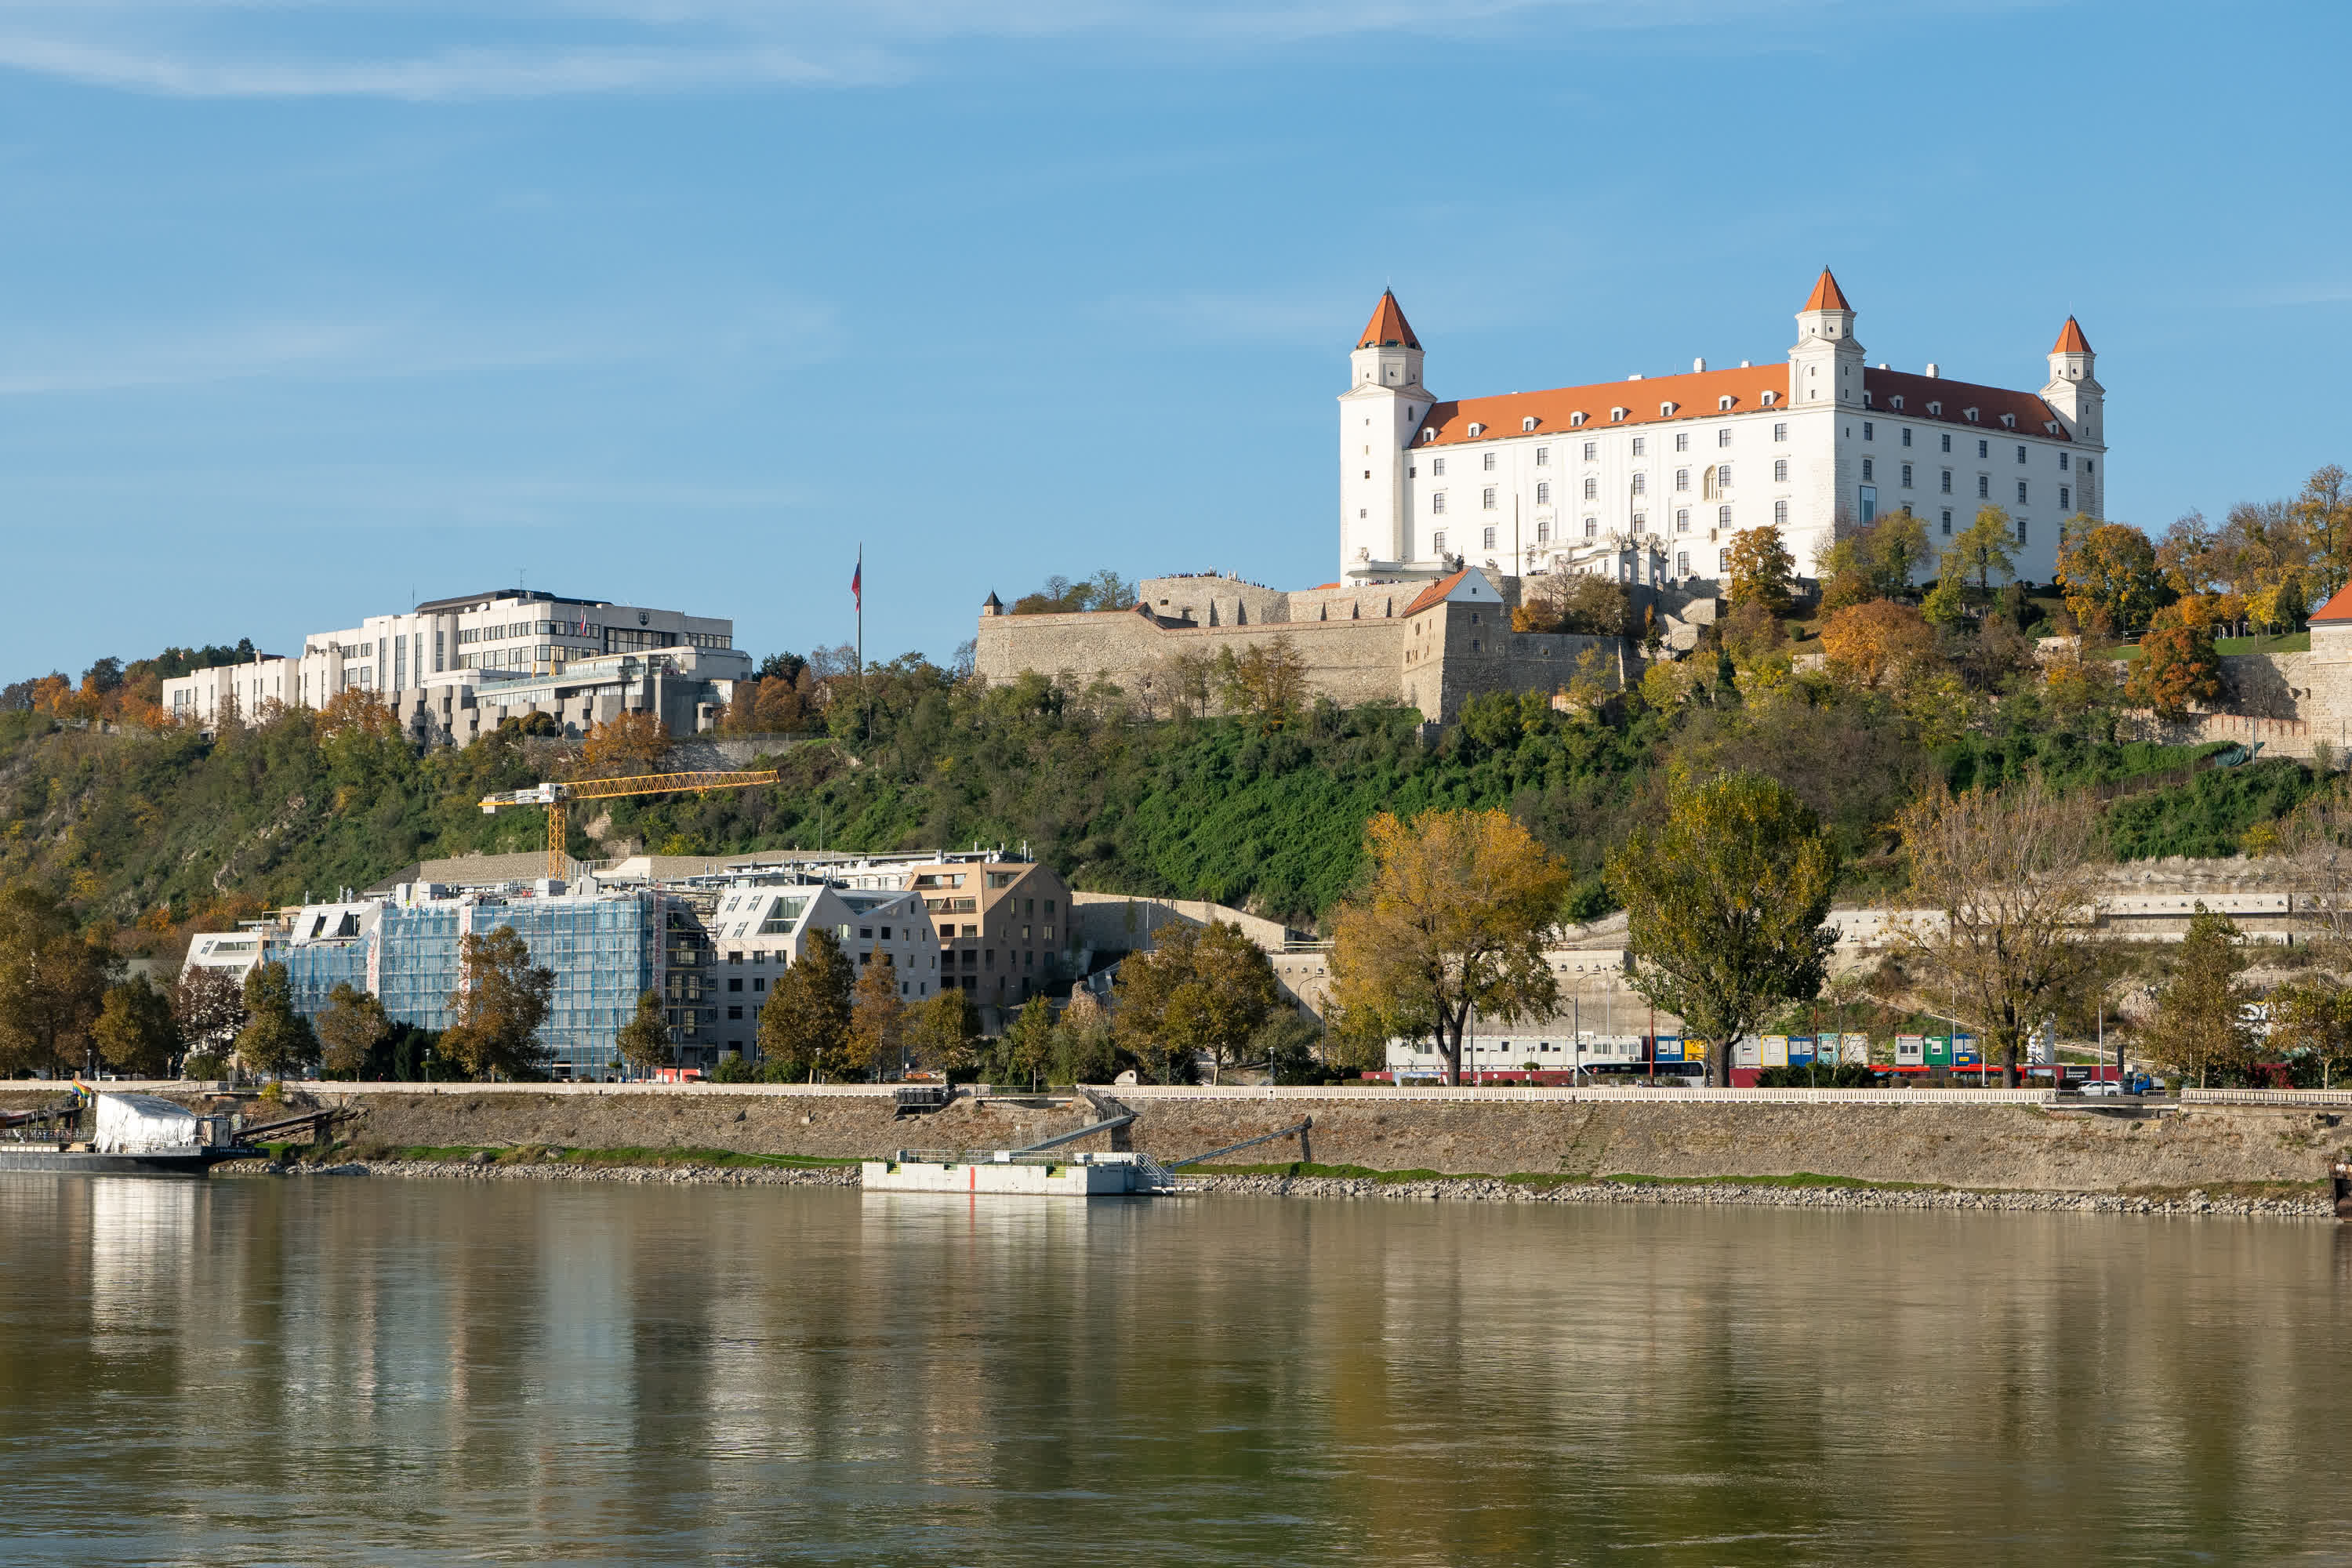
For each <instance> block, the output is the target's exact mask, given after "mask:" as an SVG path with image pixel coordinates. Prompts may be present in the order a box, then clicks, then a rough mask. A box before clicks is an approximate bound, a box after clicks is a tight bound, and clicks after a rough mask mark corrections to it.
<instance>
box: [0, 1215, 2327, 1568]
mask: <svg viewBox="0 0 2352 1568" xmlns="http://www.w3.org/2000/svg"><path fill="white" fill-rule="evenodd" d="M0 1236H5V1237H6V1238H7V1246H6V1247H5V1249H0V1465H5V1474H7V1475H8V1477H9V1478H10V1479H11V1480H12V1481H13V1482H15V1483H16V1485H15V1486H13V1487H12V1489H11V1491H12V1509H13V1510H14V1511H13V1513H12V1515H11V1516H10V1523H11V1527H12V1531H13V1534H12V1539H11V1541H10V1545H9V1552H8V1555H9V1556H10V1557H11V1558H12V1559H16V1560H44V1559H47V1560H58V1561H64V1560H95V1559H100V1558H104V1559H109V1560H112V1559H116V1558H122V1559H139V1558H161V1559H167V1560H179V1559H187V1560H194V1559H195V1558H199V1557H205V1558H215V1557H222V1556H229V1557H240V1558H241V1557H251V1556H265V1557H266V1556H278V1557H283V1558H289V1559H299V1560H304V1561H327V1562H393V1561H409V1560H415V1561H423V1560H429V1559H442V1558H446V1557H449V1556H455V1555H471V1554H483V1555H488V1556H492V1557H513V1558H518V1559H522V1558H528V1559H539V1558H547V1557H558V1556H560V1557H563V1558H566V1559H571V1560H579V1561H591V1562H593V1561H610V1562H648V1561H704V1560H718V1561H725V1562H742V1563H752V1562H779V1561H787V1560H791V1561H803V1560H833V1559H838V1560H843V1561H859V1562H866V1561H941V1562H946V1561H957V1562H1012V1561H1016V1560H1018V1561H1029V1560H1033V1559H1035V1558H1038V1557H1041V1556H1045V1555H1048V1554H1052V1555H1055V1556H1058V1557H1061V1558H1064V1559H1075V1560H1079V1561H1091V1560H1096V1559H1107V1558H1111V1557H1117V1558H1118V1559H1119V1560H1120V1561H1122V1562H1127V1563H1157V1562H1183V1563H1264V1562H1297V1563H1340V1562H1349V1563H1391V1562H1395V1563H1404V1562H1428V1563H1458V1562H1462V1561H1465V1560H1467V1559H1470V1558H1472V1557H1492V1558H1497V1559H1501V1560H1506V1561H1511V1560H1516V1561H1530V1562H1532V1561H1542V1562H1587V1561H1612V1562H1614V1561H1622V1560H1624V1557H1625V1554H1626V1553H1627V1552H1632V1553H1633V1554H1634V1555H1635V1556H1636V1557H1637V1558H1639V1559H1642V1560H1655V1561H1661V1562H1668V1563H1683V1562H1689V1563H1780V1562H1799V1561H1818V1562H1854V1561H1902V1562H1918V1563H1945V1562H1950V1563H1959V1562H1969V1563H1975V1562H1978V1561H1980V1560H1982V1559H1984V1558H1986V1557H1988V1556H1990V1557H1991V1558H1993V1559H1996V1560H2012V1561H2021V1562H2022V1561H2034V1562H2042V1561H2051V1560H2054V1559H2057V1558H2059V1557H2061V1556H2063V1557H2065V1558H2068V1559H2077V1560H2086V1561H2107V1560H2116V1561H2121V1560H2126V1559H2130V1560H2142V1559H2145V1558H2148V1557H2158V1558H2166V1557H2173V1556H2179V1555H2184V1554H2191V1553H2196V1552H2205V1553H2210V1554H2213V1555H2216V1556H2218V1557H2221V1558H2231V1559H2242V1558H2243V1557H2246V1556H2265V1557H2267V1556H2276V1555H2285V1554H2290V1553H2294V1552H2303V1553H2309V1554H2314V1555H2323V1556H2324V1555H2326V1554H2330V1553H2342V1552H2347V1550H2352V1522H2347V1517H2346V1516H2347V1512H2352V1510H2347V1509H2346V1508H2345V1507H2344V1506H2343V1505H2342V1504H2341V1503H2339V1502H2338V1501H2337V1500H2336V1495H2337V1490H2338V1489H2336V1488H2335V1487H2334V1486H2333V1485H2332V1471H2329V1470H2327V1469H2326V1468H2325V1466H2324V1461H2323V1460H2322V1459H2321V1458H2320V1456H2322V1455H2324V1454H2325V1453H2326V1452H2328V1451H2329V1449H2328V1444H2329V1441H2330V1439H2331V1437H2332V1435H2333V1434H2334V1432H2336V1430H2338V1429H2340V1428H2341V1427H2342V1426H2343V1425H2344V1423H2345V1421H2346V1419H2347V1415H2352V1377H2348V1376H2347V1371H2346V1369H2345V1366H2344V1360H2345V1358H2344V1356H2343V1355H2342V1353H2341V1351H2340V1349H2339V1342H2340V1336H2341V1333H2342V1331H2343V1329H2344V1327H2345V1324H2346V1311H2347V1300H2352V1239H2347V1235H2346V1234H2345V1233H2339V1232H2338V1231H2337V1230H2336V1228H2334V1227H2330V1226H2290V1225H2250V1224H2245V1223H2242V1222H2234V1221H2231V1222H2189V1221H2172V1222H2160V1221H2118V1220H2115V1219H2106V1218H2096V1217H2089V1216H2072V1215H2053V1216H2019V1215H2009V1216H1968V1215H1810V1214H1800V1213H1779V1212H1773V1211H1762V1212H1756V1213H1740V1212H1707V1211H1696V1210H1693V1211H1678V1210H1654V1209H1591V1210H1583V1209H1575V1208H1558V1209H1555V1208H1551V1207H1549V1206H1546V1207H1540V1208H1538V1207H1526V1208H1510V1207H1502V1208H1492V1209H1488V1208H1481V1207H1476V1206H1470V1205H1460V1206H1457V1205H1419V1206H1412V1205H1389V1204H1381V1205H1338V1204H1331V1205H1323V1204H1308V1203H1292V1204H1279V1203H1245V1202H1235V1201H1218V1202H1209V1201H1202V1202H1191V1203H1170V1202H1162V1203H1157V1204H1146V1203H1112V1204H1096V1205H1071V1204H1065V1203H1051V1202H1020V1201H1012V1202H1006V1201H998V1202H994V1203H991V1202H989V1201H987V1200H985V1199H972V1198H969V1197H964V1198H958V1197H953V1196H922V1195H914V1194H900V1195H889V1196H883V1195H874V1196H860V1195H858V1194H844V1193H838V1192H830V1191H805V1192H804V1191H795V1190H751V1191H728V1190H704V1189H668V1188H627V1187H608V1186H604V1185H601V1184H599V1185H593V1186H591V1185H577V1186H571V1185H562V1184H547V1185H542V1184H535V1183H499V1184H460V1183H432V1182H423V1183H408V1184H403V1183H390V1182H358V1181H348V1182H333V1181H318V1182H310V1183H295V1182H277V1183H269V1182H237V1181H217V1182H215V1183H213V1184H209V1185H206V1184H195V1183H162V1182H140V1181H109V1180H104V1179H100V1180H88V1179H78V1178H70V1177H60V1178H47V1177H43V1178H15V1177H12V1178H8V1179H5V1180H0Z"/></svg>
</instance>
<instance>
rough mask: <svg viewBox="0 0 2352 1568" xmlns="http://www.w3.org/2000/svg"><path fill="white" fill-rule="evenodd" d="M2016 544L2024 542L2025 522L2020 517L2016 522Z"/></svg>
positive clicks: (2021, 497) (2022, 498)
mask: <svg viewBox="0 0 2352 1568" xmlns="http://www.w3.org/2000/svg"><path fill="white" fill-rule="evenodd" d="M2020 488H2023V487H2020ZM2017 499H2018V500H2024V499H2025V498H2024V497H2023V496H2020V497H2018V498H2017ZM2017 542H2019V543H2020V544H2022V543H2024V542H2025V520H2024V519H2023V518H2019V519H2018V520H2017Z"/></svg>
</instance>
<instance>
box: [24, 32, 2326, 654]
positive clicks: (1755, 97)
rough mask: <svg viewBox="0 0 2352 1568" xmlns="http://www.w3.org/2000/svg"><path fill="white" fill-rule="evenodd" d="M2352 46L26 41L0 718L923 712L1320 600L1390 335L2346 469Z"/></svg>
mask: <svg viewBox="0 0 2352 1568" xmlns="http://www.w3.org/2000/svg"><path fill="white" fill-rule="evenodd" d="M2346 58H2352V8H2347V7H2345V6H2343V5H2302V6H2294V5H2275V6H2271V5H2239V6H2234V7H2214V6H2210V5H2069V4H2054V3H2053V4H2026V3H2002V0H1979V3H1976V4H1950V5H1945V4H1917V5H1902V4H1894V3H1890V0H1879V3H1876V4H1840V3H1834V0H1666V3H1660V4H1648V5H1645V4H1641V3H1639V0H1614V3H1612V4H1605V5H1603V4H1582V3H1578V0H1567V3H1559V4H1513V3H1510V0H1469V3H1466V4H1450V5H1430V4H1411V5H1408V4H1402V3H1397V0H1365V3H1361V4H1339V3H1337V0H1269V3H1268V4H1265V5H1254V6H1241V5H1223V4H1217V3H1210V4H1198V3H1195V4H1160V3H1158V0H1126V3H1121V0H1016V3H1014V4H1010V5H979V4H963V3H959V0H944V3H933V4H922V5H918V4H898V5H877V6H865V7H853V6H842V5H793V4H766V3H761V0H448V3H446V4H430V5H393V4H381V5H369V4H362V3H359V0H307V3H306V0H281V3H278V4H263V3H245V4H226V3H220V4H215V3H210V0H149V3H142V0H82V3H79V4H75V5H44V4H25V3H13V0H0V212H5V224H0V234H5V244H0V531H5V545H6V556H5V559H6V560H7V562H8V563H9V570H8V572H7V574H6V577H7V581H8V582H9V584H10V588H11V592H10V593H9V595H8V597H9V605H8V614H7V616H6V617H5V623H0V625H5V630H0V642H5V647H0V654H5V658H0V671H5V678H10V679H13V678H15V677H16V676H19V675H23V674H29V673H36V672H38V671H42V670H46V669H48V668H52V667H59V668H66V669H68V670H69V671H76V670H79V668H81V667H82V666H84V665H86V664H87V663H88V662H89V660H90V659H92V658H96V657H98V656H100V655H101V654H108V653H112V654H118V655H121V656H122V657H124V658H133V657H137V656H139V655H142V654H145V653H149V652H152V651H154V650H155V649H157V648H159V647H163V646H164V645H166V644H174V643H177V644H193V643H203V642H207V641H216V640H225V641H234V640H235V639H236V637H240V636H247V637H253V638H254V639H255V640H256V641H257V642H258V643H260V644H261V645H263V646H264V647H269V648H271V649H273V650H277V649H282V648H285V647H289V646H290V645H292V644H293V643H294V642H295V641H296V640H297V639H298V638H299V637H300V636H301V635H302V634H303V633H304V632H306V631H310V630H320V629H326V628H329V627H332V626H341V625H346V624H350V623H351V622H352V621H354V620H356V619H357V618H358V617H359V616H361V615H362V614H365V613H369V612H373V611H380V610H383V609H386V608H390V607H394V606H397V605H403V604H405V603H408V602H412V600H413V598H414V597H417V596H423V597H433V596H439V595H447V594H455V593H463V592H467V591H469V590H472V589H475V588H478V587H482V586H487V585H495V584H508V583H513V582H515V581H517V579H518V577H519V575H526V574H527V581H528V582H529V583H530V584H531V585H533V586H540V587H552V588H555V589H558V590H559V591H562V592H567V593H581V592H584V593H591V594H595V595H604V596H610V597H617V598H633V599H635V600H636V601H637V602H641V603H652V604H656V605H674V606H677V607H682V608H687V609H689V610H693V611H697V612H700V613H705V614H716V615H728V616H733V617H734V618H735V622H736V626H737V634H738V642H739V644H740V646H743V647H748V648H750V649H751V650H752V651H753V652H754V653H755V654H761V653H766V652H769V651H772V650H774V649H778V648H785V647H789V648H794V649H804V648H807V647H811V646H814V645H817V644H824V643H833V642H837V641H840V640H842V639H844V638H845V637H848V636H849V634H850V631H851V620H850V611H849V600H848V595H847V592H846V587H847V581H848V576H849V571H850V564H851V561H852V558H853V555H854V553H855V551H856V545H857V542H859V541H860V540H863V541H864V542H865V546H866V585H867V595H866V601H867V622H868V625H867V627H866V647H867V652H868V655H869V657H888V656H890V655H892V654H895V653H898V652H899V651H902V650H906V649H910V648H913V649H921V650H923V651H926V652H928V653H929V654H931V655H933V656H934V657H938V658H946V657H947V656H948V655H949V654H950V653H951V652H952V651H953V649H954V647H955V646H956V645H957V644H958V643H959V642H961V640H963V639H964V638H965V637H969V636H970V635H971V616H972V613H973V611H974V609H975V607H976V605H978V602H979V601H980V599H981V598H982V596H983V595H985V594H986V593H987V592H988V591H989V590H990V589H991V588H994V589H997V590H999V591H1001V592H1003V594H1004V595H1006V596H1007V597H1010V596H1011V595H1013V594H1014V593H1017V592H1020V591H1023V590H1025V589H1028V588H1030V587H1033V586H1034V585H1035V584H1037V583H1038V582H1039V581H1040V580H1042V579H1043V578H1044V577H1045V575H1046V574H1049V573H1053V572H1057V571H1058V572H1063V573H1066V574H1070V575H1073V576H1076V575H1081V574H1086V573H1088V572H1091V571H1093V570H1095V569H1097V568H1098V567H1101V566H1106V565H1108V566H1113V567H1116V568H1118V570H1120V571H1121V572H1123V573H1126V574H1129V575H1137V574H1148V573H1158V572H1164V571H1181V570H1205V569H1211V568H1222V569H1230V570H1235V571H1239V572H1241V573H1242V574H1244V575H1245V576H1248V577H1251V578H1253V579H1255V580H1258V581H1262V582H1266V583H1270V584H1277V585H1304V584H1313V583H1318V582H1321V581H1324V580H1326V579H1328V577H1330V576H1331V575H1332V574H1333V572H1334V570H1335V569H1336V556H1337V537H1336V534H1337V531H1336V519H1335V504H1336V503H1335V497H1334V489H1335V483H1336V480H1335V476H1334V471H1333V467H1334V459H1333V456H1332V453H1333V444H1334V437H1333V429H1334V426H1333V420H1334V418H1335V417H1336V416H1335V414H1334V411H1333V405H1332V402H1331V399H1332V398H1333V397H1334V396H1335V395H1337V394H1338V393H1339V392H1340V391H1341V390H1343V389H1344V388H1345V386H1346V384H1347V362H1346V354H1347V350H1348V348H1349V345H1350V343H1351V342H1352V341H1353V338H1354V334H1355V333H1356V331H1358V330H1359V329H1360V327H1361V325H1362V323H1363V321H1364V318H1365V317H1366V316H1367V315H1368V314H1369V313H1370V309H1371V306H1372V304H1373V302H1374V300H1376V299H1377V297H1378V295H1379V292H1380V290H1381V288H1382V286H1384V285H1389V284H1393V286H1394V287H1395V289H1396V290H1397V293H1398V295H1399V298H1400V299H1401V300H1402V301H1403V304H1404V306H1405V309H1406V310H1407V312H1408V314H1409V315H1410V316H1411V318H1412V322H1413V325H1414V327H1415V329H1416V331H1418V333H1419V334H1420V336H1421V338H1422V341H1423V343H1424V344H1425V345H1426V346H1427V348H1428V351H1429V356H1428V375H1429V381H1430V384H1432V386H1433V388H1434V389H1435V390H1436V391H1437V392H1438V393H1439V395H1442V396H1444V395H1479V394H1485V393H1495V392H1507V391H1511V390H1515V389H1521V388H1528V387H1537V386H1546V385H1556V384H1569V383H1575V382H1581V381H1589V380H1603V379H1610V378H1612V377H1616V376H1622V375H1625V374H1631V373H1633V372H1635V371H1640V372H1644V373H1647V374H1660V373H1664V372H1667V371H1672V370H1675V369H1680V368H1686V367H1687V366H1688V364H1689V363H1690V361H1691V359H1692V358H1693V357H1694V356H1696V355H1702V354H1703V355H1706V357H1707V358H1709V359H1710V360H1712V361H1715V362H1717V363H1729V362H1733V361H1736V360H1738V359H1741V358H1752V359H1757V360H1765V359H1776V358H1779V357H1780V356H1781V355H1782V354H1783V353H1785V352H1786V350H1787V347H1788V345H1789V342H1790V339H1791V337H1792V335H1793V331H1794V326H1793V323H1792V321H1791V320H1790V317H1791V315H1792V314H1793V312H1794V311H1795V310H1796V308H1797V306H1798V304H1799V303H1800V302H1801V300H1802V299H1803V296H1804V294H1805V291H1806V289H1808V287H1809V286H1810V284H1811V279H1812V275H1813V272H1814V270H1815V269H1816V268H1818V267H1820V266H1821V265H1822V263H1823V262H1824V261H1826V262H1829V263H1830V264H1832V266H1834V267H1835V268H1836V270H1837V273H1838V277H1839V279H1840V280H1841V281H1842V282H1843V284H1844V286H1845V289H1846V291H1847V293H1848V295H1849V296H1850V297H1851V298H1852V299H1853V302H1854V304H1855V306H1856V307H1857V309H1858V310H1860V312H1861V315H1860V320H1859V322H1858V327H1857V335H1858V336H1859V337H1860V338H1861V340H1862V341H1863V342H1864V344H1865V345H1866V347H1867V348H1868V350H1869V353H1870V356H1871V358H1872V359H1873V360H1874V361H1876V360H1879V359H1885V360H1887V361H1889V362H1890V363H1895V364H1897V365H1902V366H1906V367H1912V368H1916V366H1918V365H1919V364H1921V363H1925V362H1927V361H1929V360H1935V361H1938V362H1940V363H1941V364H1942V366H1943V368H1944V374H1947V375H1950V376H1956V377H1961V378H1964V379H1969V380H1982V381H1991V382H1997V383H2004V384H2016V385H2024V386H2038V385H2040V384H2041V382H2042V379H2043V377H2044V374H2045V366H2044V363H2043V360H2042V354H2043V353H2044V352H2045V351H2046V350H2047V349H2048V348H2049V346H2050V342H2051V340H2052V338H2053V336H2054V335H2055V333H2056V331H2057V329H2058V326H2059V324H2060V322H2061V321H2063V319H2064V317H2065V315H2066V314H2067V313H2068V312H2069V311H2070V310H2071V311H2073V312H2075V313H2076V314H2078V315H2079V316H2080V317H2081V318H2082V321H2083V323H2084V328H2085V330H2086V331H2088V333H2089V335H2090V337H2091V341H2092V342H2093V344H2094V345H2095V347H2096V348H2097V349H2098V351H2099V353H2100V360H2099V375H2100V378H2101V380H2102V381H2104V382H2105V384H2106V386H2107V387H2108V389H2109V404H2108V424H2109V437H2110V440H2111V442H2112V444H2113V447H2114V451H2113V454H2112V457H2111V458H2110V461H2109V475H2110V485H2111V490H2110V495H2109V505H2110V509H2111V511H2112V513H2113V514H2114V515H2116V516H2117V517H2120V518H2123V519H2126V520H2128V521H2137V522H2140V523H2142V524H2144V525H2147V526H2149V527H2151V528H2160V527H2161V526H2162V525H2163V524H2164V523H2165V522H2166V521H2169V520H2170V519H2171V518H2172V517H2174V516H2176V515H2178V514H2179V513H2180V512H2181V511H2184V510H2189V509H2190V508H2202V509H2204V510H2207V511H2209V512H2219V511H2221V510H2224V509H2226V508H2227V507H2228V505H2229V504H2230V503H2231V501H2233V500H2241V499H2247V498H2262V497H2268V496H2273V495H2279V494H2284V493H2288V492H2291V491H2292V490H2294V489H2295V488H2296V487H2297V486H2298V485H2299V484H2300V482H2301V480H2302V479H2303V477H2304V475H2305V474H2306V473H2307V472H2308V471H2309V470H2310V469H2311V468H2314V467H2315V466H2317V465H2318V464H2320V463H2323V462H2328V461H2346V462H2352V426H2347V416H2346V412H2345V410H2346V407H2347V403H2346V397H2345V394H2344V391H2343V388H2342V385H2341V383H2342V382H2343V379H2344V375H2345V367H2346V365H2347V361H2352V342H2347V339H2352V259H2347V258H2352V244H2347V228H2352V204H2347V201H2346V199H2345V197H2346V195H2347V191H2346V184H2347V177H2346V174H2345V163H2344V153H2345V149H2346V148H2347V146H2352V124H2347V121H2352V109H2347V102H2352V95H2347V94H2346V93H2345V92H2344V91H2343V90H2342V86H2341V80H2340V68H2341V65H2342V62H2343V61H2344V60H2345V59H2346Z"/></svg>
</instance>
